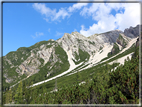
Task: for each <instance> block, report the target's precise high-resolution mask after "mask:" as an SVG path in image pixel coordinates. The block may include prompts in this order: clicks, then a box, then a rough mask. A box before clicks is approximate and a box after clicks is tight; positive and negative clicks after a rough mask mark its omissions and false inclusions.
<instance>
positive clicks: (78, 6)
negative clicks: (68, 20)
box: [68, 3, 88, 12]
mask: <svg viewBox="0 0 142 107" xmlns="http://www.w3.org/2000/svg"><path fill="white" fill-rule="evenodd" d="M86 5H88V3H76V4H74V5H73V6H70V7H69V8H68V11H69V12H73V11H75V10H77V9H81V8H82V7H83V6H86Z"/></svg>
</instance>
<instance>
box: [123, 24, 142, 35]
mask: <svg viewBox="0 0 142 107" xmlns="http://www.w3.org/2000/svg"><path fill="white" fill-rule="evenodd" d="M140 27H141V28H142V25H137V26H136V27H132V26H131V27H130V28H127V29H125V30H124V34H125V35H126V36H128V37H130V38H135V37H137V36H138V35H139V30H140ZM141 31H142V29H141Z"/></svg>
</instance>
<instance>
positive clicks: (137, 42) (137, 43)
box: [136, 34, 142, 47]
mask: <svg viewBox="0 0 142 107" xmlns="http://www.w3.org/2000/svg"><path fill="white" fill-rule="evenodd" d="M140 38H141V44H142V34H141V36H140V37H139V38H138V39H137V41H136V47H139V45H140V42H139V41H140Z"/></svg>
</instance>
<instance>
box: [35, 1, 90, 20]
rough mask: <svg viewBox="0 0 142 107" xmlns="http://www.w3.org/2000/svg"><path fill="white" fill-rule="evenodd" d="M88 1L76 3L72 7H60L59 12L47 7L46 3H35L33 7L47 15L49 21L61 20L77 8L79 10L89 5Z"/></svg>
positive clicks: (46, 18)
mask: <svg viewBox="0 0 142 107" xmlns="http://www.w3.org/2000/svg"><path fill="white" fill-rule="evenodd" d="M87 5H88V3H76V4H73V5H72V6H70V7H65V8H60V9H59V11H58V12H57V11H56V9H51V8H49V7H47V6H46V5H45V4H41V3H34V4H33V8H34V9H35V10H37V11H38V12H40V13H41V14H42V15H45V18H43V19H44V20H46V21H47V22H50V20H51V21H60V19H65V17H70V16H71V13H72V12H74V11H75V10H79V9H81V8H82V7H84V6H87Z"/></svg>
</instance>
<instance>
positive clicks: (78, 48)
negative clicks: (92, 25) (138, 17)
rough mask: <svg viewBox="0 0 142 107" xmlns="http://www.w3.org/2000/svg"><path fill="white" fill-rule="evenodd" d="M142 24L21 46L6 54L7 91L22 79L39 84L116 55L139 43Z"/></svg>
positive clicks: (4, 58)
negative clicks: (87, 35) (121, 29)
mask: <svg viewBox="0 0 142 107" xmlns="http://www.w3.org/2000/svg"><path fill="white" fill-rule="evenodd" d="M139 27H140V25H137V26H136V27H130V28H127V29H125V30H124V32H122V31H120V30H112V31H109V32H105V33H101V34H94V35H91V36H89V37H85V36H83V35H82V34H80V33H78V32H72V33H71V34H68V33H65V34H64V35H63V37H62V38H60V39H58V40H56V41H55V40H53V39H51V40H48V41H41V42H38V43H36V44H34V45H33V46H31V47H21V48H19V49H17V51H13V52H10V53H8V54H7V55H6V56H3V57H2V58H3V91H5V90H6V88H9V87H10V86H15V85H16V84H17V83H18V82H19V81H20V80H27V81H28V80H30V81H32V82H33V84H35V83H38V82H40V81H43V80H47V79H51V78H53V79H55V76H57V77H59V76H58V75H60V76H63V75H65V74H67V73H70V72H71V71H73V70H74V71H75V70H80V71H81V70H84V69H88V68H90V67H93V66H95V65H97V64H98V63H100V62H101V61H102V60H106V59H109V58H113V57H114V56H115V55H119V54H120V53H122V52H124V51H126V50H128V49H129V48H131V47H132V45H133V44H135V42H136V40H137V38H138V36H139ZM130 52H132V51H130ZM130 52H129V53H130ZM72 73H75V72H72ZM40 84H42V82H41V83H40ZM36 85H38V84H36Z"/></svg>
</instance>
